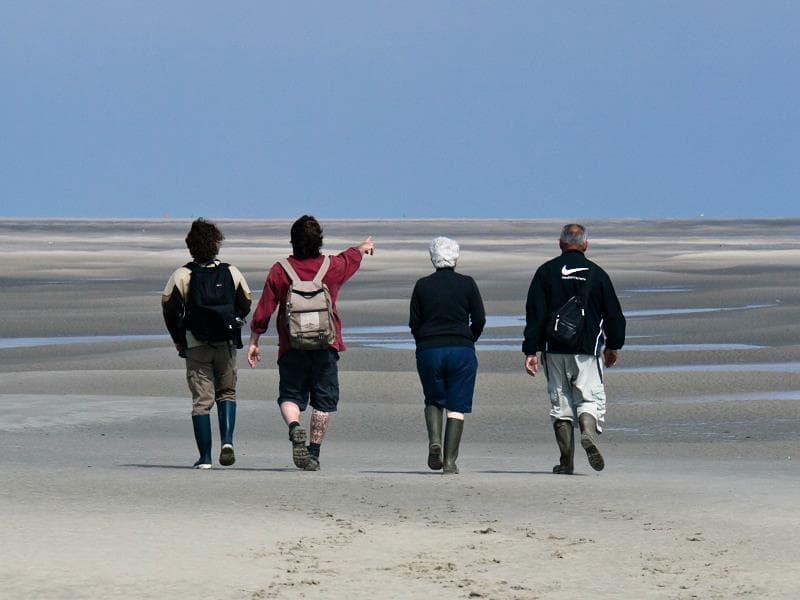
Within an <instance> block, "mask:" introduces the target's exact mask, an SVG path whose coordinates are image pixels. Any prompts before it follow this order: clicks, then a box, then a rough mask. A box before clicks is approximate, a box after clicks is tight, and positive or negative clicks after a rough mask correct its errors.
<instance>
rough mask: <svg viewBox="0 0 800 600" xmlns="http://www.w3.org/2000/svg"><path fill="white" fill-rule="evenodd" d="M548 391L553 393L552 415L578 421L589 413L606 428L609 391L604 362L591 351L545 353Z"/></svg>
mask: <svg viewBox="0 0 800 600" xmlns="http://www.w3.org/2000/svg"><path fill="white" fill-rule="evenodd" d="M544 368H545V375H546V376H547V393H548V395H549V396H550V419H551V420H552V421H557V420H565V421H573V422H575V421H576V420H577V419H578V417H579V416H580V415H582V414H583V413H588V414H590V415H592V416H593V417H594V418H595V419H596V420H597V430H598V431H602V430H603V423H604V422H605V417H606V391H605V387H604V386H603V366H602V363H601V362H600V359H599V358H598V357H596V356H592V355H591V354H553V353H549V352H548V353H545V359H544Z"/></svg>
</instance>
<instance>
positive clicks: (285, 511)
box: [0, 220, 800, 599]
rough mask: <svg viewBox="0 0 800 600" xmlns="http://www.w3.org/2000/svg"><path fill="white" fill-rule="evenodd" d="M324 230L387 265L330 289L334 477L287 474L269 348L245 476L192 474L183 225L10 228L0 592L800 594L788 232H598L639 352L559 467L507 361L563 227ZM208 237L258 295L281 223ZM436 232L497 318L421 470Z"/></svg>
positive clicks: (735, 226) (328, 459) (0, 361)
mask: <svg viewBox="0 0 800 600" xmlns="http://www.w3.org/2000/svg"><path fill="white" fill-rule="evenodd" d="M325 225H326V238H325V240H326V249H328V250H329V251H331V252H332V251H338V250H340V249H343V248H344V247H346V246H347V245H349V244H350V243H353V242H357V241H360V240H361V239H362V238H363V237H364V236H366V235H368V234H372V235H374V236H375V238H376V242H377V249H376V253H375V256H373V257H370V258H368V259H367V260H366V262H365V264H364V266H363V268H362V270H361V271H360V272H359V273H358V274H357V275H356V277H355V278H354V279H353V280H352V281H351V282H350V283H349V284H348V286H347V287H345V288H344V290H343V292H342V295H341V300H340V311H341V313H342V317H343V320H344V322H345V325H346V327H348V328H349V330H348V331H349V333H348V331H346V333H345V339H346V341H347V342H349V349H348V351H347V352H346V353H344V354H343V355H342V359H341V362H340V370H341V389H342V401H341V405H340V412H339V414H338V415H336V416H335V418H334V420H333V422H332V425H331V429H330V431H329V434H328V438H327V440H326V442H325V444H324V446H323V455H322V470H321V471H320V472H318V473H305V472H298V471H297V470H296V469H294V468H293V467H292V466H291V459H290V451H289V444H288V441H287V439H286V433H285V429H284V426H283V424H282V423H281V422H280V419H279V415H278V410H277V406H276V404H275V397H276V395H277V373H276V371H275V364H274V359H275V349H274V347H273V346H274V336H272V337H271V339H270V340H267V342H269V343H265V345H264V346H265V350H266V352H265V354H266V356H265V360H264V362H263V363H262V367H260V368H259V369H258V370H256V371H251V370H249V369H247V368H246V367H245V366H244V360H243V358H244V357H243V356H241V355H240V357H239V362H240V365H241V367H242V368H241V370H240V382H239V398H240V408H239V420H238V426H237V462H236V464H235V466H233V467H231V468H221V467H218V468H214V469H213V470H211V471H210V472H199V471H195V470H192V469H191V468H189V466H190V465H191V464H192V462H193V461H194V459H195V453H196V450H195V448H194V441H193V438H192V433H191V422H190V419H189V408H190V401H189V399H188V393H187V390H186V385H185V375H184V370H183V364H182V361H181V360H180V359H179V358H178V357H177V356H176V355H175V352H174V350H173V349H172V348H171V345H170V343H169V341H168V340H167V338H166V337H165V336H164V332H163V325H162V322H161V315H160V309H159V294H160V290H161V289H162V287H163V285H164V282H165V281H166V279H167V277H168V276H169V274H170V273H171V271H172V270H173V269H174V268H175V267H176V266H178V265H180V264H182V263H183V262H185V261H186V259H187V256H186V252H185V250H184V249H183V248H182V240H183V237H184V236H185V232H186V230H187V223H186V222H147V221H140V222H130V221H127V222H115V221H85V222H84V221H12V220H6V221H0V249H2V251H3V256H4V260H3V263H2V265H1V266H0V279H1V280H2V289H3V291H2V294H0V323H1V324H2V325H0V327H2V329H0V383H1V384H2V385H0V450H2V461H0V490H2V491H0V509H2V512H3V514H5V515H6V517H5V518H4V519H3V521H2V524H1V525H0V540H2V547H1V549H0V596H2V597H4V598H104V599H105V598H159V599H163V598H224V599H228V598H231V599H234V598H236V599H239V598H244V599H257V598H348V599H356V598H410V599H415V598H420V599H421V598H429V597H436V598H439V599H449V598H492V599H494V598H497V599H510V598H524V599H529V598H542V599H566V598H570V599H571V598H676V599H677V598H681V599H682V598H738V597H748V598H796V597H798V594H799V593H800V575H798V572H797V569H798V565H799V564H800V530H799V529H798V523H800V510H798V504H797V501H798V492H800V484H799V482H800V460H799V459H800V452H798V427H799V426H800V345H798V339H800V288H799V287H798V281H800V244H798V239H800V221H731V222H707V221H698V222H677V221H676V222H637V221H619V222H599V223H588V225H589V227H590V236H591V245H590V251H589V255H590V257H591V258H593V259H595V260H596V261H597V262H599V263H600V264H601V265H603V266H604V267H605V268H606V270H607V271H608V272H609V273H610V275H611V276H612V278H613V280H614V282H615V285H616V287H617V291H618V293H619V295H620V297H621V299H622V303H623V307H624V309H625V311H626V313H627V314H628V316H629V320H628V323H629V326H628V333H629V340H628V345H627V347H626V349H625V350H624V351H623V353H622V355H621V363H620V365H619V367H618V368H615V369H613V370H609V371H608V372H607V392H608V396H609V413H608V421H607V429H606V432H605V433H604V434H603V436H602V440H601V443H602V446H601V447H602V448H603V450H604V454H605V456H606V463H607V467H606V469H605V470H604V471H603V472H602V473H595V472H594V471H592V470H591V469H590V468H589V466H588V464H587V463H586V459H585V456H584V455H583V453H582V452H581V451H580V449H578V452H577V453H576V459H577V460H576V466H577V472H578V474H577V475H576V476H573V477H564V476H554V475H552V474H550V469H551V467H552V465H553V464H554V463H555V462H556V457H557V450H556V446H555V442H554V440H553V436H552V430H551V428H550V424H549V421H548V418H547V401H546V398H545V394H544V381H543V380H542V378H540V377H537V378H536V379H532V378H530V377H528V376H526V375H525V374H524V373H523V371H522V355H521V353H520V351H519V342H520V338H521V333H522V321H520V320H519V317H521V316H522V315H523V312H524V302H525V294H526V291H527V287H528V284H529V282H530V278H531V276H532V273H533V271H534V270H535V268H536V267H537V266H538V265H539V264H540V263H541V262H542V261H544V260H546V259H548V258H550V257H551V256H553V255H554V254H555V253H556V252H557V247H556V237H557V234H558V229H559V225H560V223H556V222H542V221H536V222H533V221H531V222H525V221H514V222H511V221H473V222H469V221H468V222H464V221H458V222H445V221H442V222H430V221H428V222H423V221H421V222H415V221H402V222H370V221H363V222H350V223H345V222H335V221H334V222H329V223H326V224H325ZM221 226H222V227H223V229H224V231H225V233H226V235H227V238H228V239H227V241H226V243H225V246H224V248H223V252H222V255H221V256H222V258H223V259H225V260H228V261H230V262H233V263H235V264H237V265H238V266H240V268H241V269H242V270H243V272H244V273H245V276H246V277H247V279H248V281H249V282H250V284H251V286H252V287H253V288H254V289H256V290H259V289H260V287H261V285H262V284H263V278H264V275H265V272H266V270H267V268H268V267H269V266H270V265H271V264H272V262H274V261H275V260H276V259H277V258H279V257H280V256H281V255H282V254H283V253H285V252H286V250H287V239H288V226H289V223H287V222H270V223H242V222H222V223H221ZM438 234H445V235H450V236H452V237H455V238H456V239H458V240H459V241H460V242H461V244H462V248H463V251H462V258H461V261H460V263H459V270H460V271H461V272H464V273H467V274H470V275H472V276H473V277H475V279H476V280H477V282H478V284H479V286H480V288H481V291H482V293H483V296H484V300H485V303H486V307H487V312H488V313H489V314H490V315H492V317H493V321H490V325H492V326H491V327H489V328H487V331H486V333H485V336H484V338H485V339H484V340H483V341H482V344H481V346H479V350H478V353H479V360H480V365H481V366H480V371H479V377H478V389H477V393H476V399H475V412H474V414H473V415H471V417H470V418H469V420H468V422H467V425H466V429H465V434H464V442H463V446H462V451H461V456H460V459H459V466H460V468H461V474H460V475H458V476H452V477H445V476H442V475H440V474H438V473H433V472H430V471H428V470H427V469H426V467H425V456H426V448H425V431H424V424H423V419H422V403H421V394H420V387H419V383H418V380H417V378H416V373H415V371H414V358H413V351H412V350H411V349H409V347H408V339H409V338H408V334H407V333H406V331H405V329H404V327H403V326H404V325H405V323H406V322H407V306H408V299H409V296H410V293H411V288H412V286H413V283H414V281H415V280H416V278H418V277H420V276H422V275H424V274H426V273H428V272H429V271H430V266H429V263H428V261H427V256H426V242H427V241H428V240H429V239H430V238H431V237H433V236H434V235H438ZM391 327H394V328H395V329H391ZM67 336H75V337H78V338H83V337H85V336H106V337H93V339H92V340H91V341H90V342H88V343H87V341H86V340H85V339H78V340H73V341H72V342H73V343H62V342H64V339H63V338H65V337H67ZM120 336H139V337H132V338H123V337H120ZM58 338H61V339H58ZM215 446H216V440H215Z"/></svg>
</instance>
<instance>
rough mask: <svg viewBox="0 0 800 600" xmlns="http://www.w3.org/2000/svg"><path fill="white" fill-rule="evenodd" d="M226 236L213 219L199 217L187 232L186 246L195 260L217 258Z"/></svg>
mask: <svg viewBox="0 0 800 600" xmlns="http://www.w3.org/2000/svg"><path fill="white" fill-rule="evenodd" d="M224 239H225V236H224V235H222V232H221V231H220V230H219V229H218V228H217V226H216V225H214V223H212V222H211V221H206V220H205V219H202V218H201V219H197V220H196V221H194V222H193V223H192V228H191V229H190V230H189V233H188V234H186V247H187V248H189V254H191V255H192V258H193V259H194V260H195V262H208V261H210V260H213V259H214V258H216V256H217V254H218V253H219V247H220V244H222V240H224Z"/></svg>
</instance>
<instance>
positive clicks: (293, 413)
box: [281, 401, 300, 425]
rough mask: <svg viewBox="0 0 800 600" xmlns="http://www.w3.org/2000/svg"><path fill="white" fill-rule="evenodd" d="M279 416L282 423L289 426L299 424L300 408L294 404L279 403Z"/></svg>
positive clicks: (287, 402)
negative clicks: (281, 418) (294, 423)
mask: <svg viewBox="0 0 800 600" xmlns="http://www.w3.org/2000/svg"><path fill="white" fill-rule="evenodd" d="M281 416H282V417H283V421H284V423H286V424H287V425H289V424H290V423H292V422H295V421H296V422H297V423H299V422H300V407H299V406H297V404H295V403H294V402H289V401H286V402H281Z"/></svg>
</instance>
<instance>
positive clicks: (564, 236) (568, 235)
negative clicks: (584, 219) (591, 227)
mask: <svg viewBox="0 0 800 600" xmlns="http://www.w3.org/2000/svg"><path fill="white" fill-rule="evenodd" d="M588 239H589V235H588V234H587V233H586V227H584V226H583V225H578V224H577V223H569V224H568V225H564V227H563V228H562V229H561V237H560V238H558V241H559V242H561V243H562V244H564V245H565V246H583V245H584V244H585V243H586V240H588Z"/></svg>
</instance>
